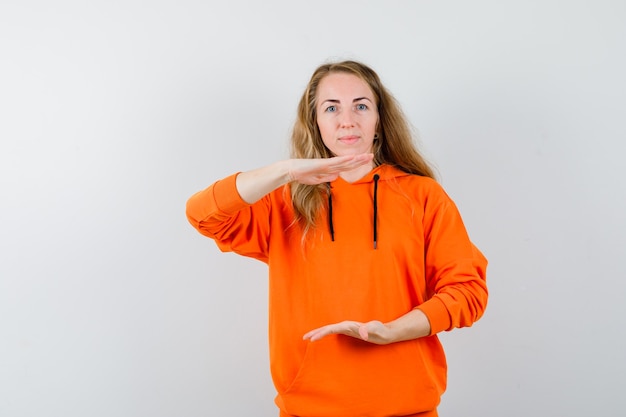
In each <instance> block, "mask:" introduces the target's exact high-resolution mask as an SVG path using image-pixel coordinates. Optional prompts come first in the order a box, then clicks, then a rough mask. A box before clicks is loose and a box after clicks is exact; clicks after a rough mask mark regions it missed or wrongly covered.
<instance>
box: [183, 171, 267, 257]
mask: <svg viewBox="0 0 626 417" xmlns="http://www.w3.org/2000/svg"><path fill="white" fill-rule="evenodd" d="M237 175H238V174H233V175H231V176H229V177H226V178H224V179H222V180H219V181H217V182H215V183H214V184H212V185H211V186H209V187H208V188H207V189H205V190H202V191H200V192H198V193H196V194H194V195H193V196H192V197H191V198H190V199H189V200H188V201H187V219H188V220H189V223H191V225H192V226H193V227H195V228H196V229H197V230H198V231H199V232H200V233H201V234H203V235H205V236H207V237H210V238H211V239H213V240H215V243H216V244H217V246H218V247H219V248H220V250H221V251H223V252H235V253H238V254H240V255H244V256H249V257H252V258H255V259H258V260H260V261H263V262H267V253H268V250H267V248H268V238H269V229H270V228H269V217H270V204H269V200H268V199H267V197H266V198H263V199H261V200H260V201H258V202H256V203H254V204H252V205H250V204H248V203H246V202H245V201H244V200H243V199H242V198H241V196H240V195H239V193H238V191H237V186H236V183H235V181H236V178H237Z"/></svg>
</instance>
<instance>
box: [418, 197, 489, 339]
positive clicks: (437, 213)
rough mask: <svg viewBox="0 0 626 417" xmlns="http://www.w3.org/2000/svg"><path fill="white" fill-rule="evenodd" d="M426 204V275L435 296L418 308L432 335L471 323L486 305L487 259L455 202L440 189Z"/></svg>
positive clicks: (431, 291) (482, 311)
mask: <svg viewBox="0 0 626 417" xmlns="http://www.w3.org/2000/svg"><path fill="white" fill-rule="evenodd" d="M440 192H441V196H440V198H435V199H433V200H434V201H430V200H431V199H429V202H428V203H427V204H426V212H425V217H424V231H425V275H426V285H427V288H428V290H429V292H430V294H431V295H432V296H431V297H430V298H429V299H428V300H427V301H426V302H424V303H423V304H422V305H420V306H419V307H418V308H419V309H420V310H422V311H423V312H424V313H425V314H426V316H427V317H428V319H429V321H430V325H431V334H436V333H438V332H441V331H444V330H452V329H454V328H458V327H467V326H471V325H472V324H473V323H474V322H475V321H477V320H478V319H480V317H482V315H483V313H484V311H485V308H486V307H487V297H488V291H487V285H486V269H487V259H486V258H485V257H484V256H483V254H482V253H481V252H480V251H479V250H478V248H476V246H474V244H473V243H472V242H471V241H470V239H469V236H468V235H467V231H466V229H465V226H464V224H463V220H462V219H461V215H460V213H459V211H458V209H457V207H456V205H455V204H454V202H453V201H452V200H451V199H450V198H449V197H448V196H447V195H446V194H445V192H444V191H443V190H440Z"/></svg>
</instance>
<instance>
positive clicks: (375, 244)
mask: <svg viewBox="0 0 626 417" xmlns="http://www.w3.org/2000/svg"><path fill="white" fill-rule="evenodd" d="M377 248H378V242H377V241H374V249H377Z"/></svg>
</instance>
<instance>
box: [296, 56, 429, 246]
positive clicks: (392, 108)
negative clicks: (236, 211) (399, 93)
mask: <svg viewBox="0 0 626 417" xmlns="http://www.w3.org/2000/svg"><path fill="white" fill-rule="evenodd" d="M332 73H347V74H352V75H356V76H357V77H359V78H360V79H362V80H363V81H365V83H366V84H367V85H368V86H369V87H370V89H371V90H372V93H373V94H374V99H375V100H376V106H377V109H378V126H377V129H376V133H377V139H375V140H374V143H373V149H372V152H373V153H374V164H375V165H376V166H378V165H381V164H388V165H392V166H394V167H396V168H398V169H400V170H402V171H404V172H407V173H410V174H415V175H421V176H426V177H430V178H435V174H434V171H433V169H432V167H431V166H430V165H429V163H428V162H427V161H426V159H425V158H424V157H423V156H422V155H421V154H420V152H419V151H418V149H417V145H416V142H415V139H416V138H415V137H414V134H413V131H412V129H411V126H410V124H409V123H408V121H407V119H406V117H405V115H404V113H403V112H402V109H401V108H400V105H399V104H398V102H397V101H396V99H395V98H394V97H393V95H392V94H391V93H390V92H389V91H388V90H387V89H386V88H385V86H384V85H383V84H382V83H381V81H380V78H379V77H378V74H376V72H374V70H372V69H371V68H370V67H368V66H367V65H365V64H363V63H360V62H357V61H340V62H333V63H327V64H323V65H321V66H319V67H318V68H317V69H316V70H315V71H314V72H313V75H312V76H311V79H310V81H309V83H308V84H307V87H306V89H305V90H304V93H303V94H302V98H301V99H300V103H299V104H298V110H297V118H296V121H295V123H294V126H293V130H292V134H291V157H292V158H330V157H333V156H335V155H333V154H332V152H331V151H330V150H329V149H328V148H327V147H326V146H325V145H324V142H323V141H322V136H321V134H320V130H319V127H318V125H317V110H316V105H317V98H318V97H317V90H318V87H319V84H320V82H321V80H322V79H324V77H326V76H327V75H329V74H332ZM327 198H328V187H327V186H326V185H324V184H321V185H306V184H300V183H297V182H294V183H292V184H291V199H292V204H293V207H294V211H295V216H296V219H295V220H296V222H297V223H299V224H300V225H301V226H302V227H303V231H304V235H306V234H307V232H308V231H309V230H310V229H311V228H313V227H314V226H315V224H316V222H317V220H318V218H319V215H320V213H321V211H323V210H324V209H325V207H326V201H327Z"/></svg>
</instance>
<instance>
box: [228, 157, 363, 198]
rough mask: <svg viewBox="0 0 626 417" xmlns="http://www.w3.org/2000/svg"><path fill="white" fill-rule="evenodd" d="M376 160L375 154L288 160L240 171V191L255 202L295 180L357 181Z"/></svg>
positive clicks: (238, 181) (244, 196) (313, 181)
mask: <svg viewBox="0 0 626 417" xmlns="http://www.w3.org/2000/svg"><path fill="white" fill-rule="evenodd" d="M373 159H374V155H373V154H371V153H364V154H360V155H345V156H335V157H333V158H320V159H286V160H282V161H279V162H276V163H274V164H271V165H267V166H265V167H262V168H258V169H255V170H252V171H247V172H242V173H240V174H239V175H238V176H237V191H238V192H239V195H240V196H241V198H242V199H243V200H244V201H246V202H247V203H250V204H252V203H254V202H255V201H258V200H259V199H260V198H262V197H263V196H264V195H266V194H267V193H269V192H271V191H272V190H275V189H276V188H278V187H280V186H281V185H284V184H285V183H288V182H292V181H297V182H300V183H302V184H308V185H315V184H322V183H324V182H330V181H333V180H335V179H337V177H338V176H339V175H341V174H343V175H342V176H343V177H344V178H345V179H346V180H347V181H352V180H357V179H359V178H361V177H362V176H363V175H365V174H367V173H368V172H369V171H370V170H371V169H372V160H373Z"/></svg>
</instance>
